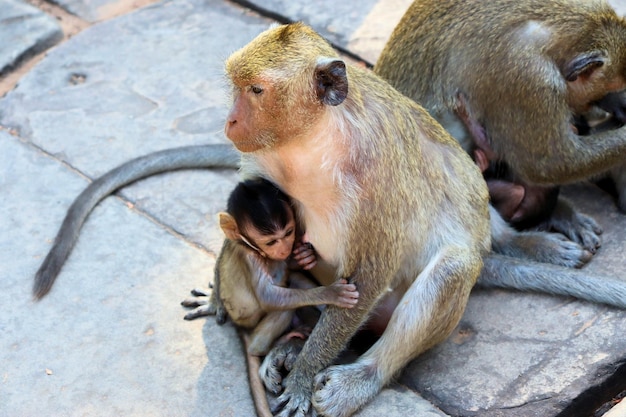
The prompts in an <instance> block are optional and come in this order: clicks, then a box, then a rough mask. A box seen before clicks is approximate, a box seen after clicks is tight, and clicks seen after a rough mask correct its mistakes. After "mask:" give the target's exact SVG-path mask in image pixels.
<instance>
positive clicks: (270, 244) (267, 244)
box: [265, 240, 277, 246]
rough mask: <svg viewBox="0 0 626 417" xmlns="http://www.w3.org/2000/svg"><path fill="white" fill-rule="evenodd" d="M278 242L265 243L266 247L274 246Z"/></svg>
mask: <svg viewBox="0 0 626 417" xmlns="http://www.w3.org/2000/svg"><path fill="white" fill-rule="evenodd" d="M276 242H277V241H276V240H270V241H269V242H265V246H274V245H275V244H276Z"/></svg>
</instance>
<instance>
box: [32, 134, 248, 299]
mask: <svg viewBox="0 0 626 417" xmlns="http://www.w3.org/2000/svg"><path fill="white" fill-rule="evenodd" d="M239 159H240V155H239V153H238V152H237V151H236V150H235V148H233V147H232V146H231V145H217V144H214V145H202V146H185V147H180V148H172V149H166V150H164V151H159V152H154V153H151V154H148V155H145V156H141V157H139V158H135V159H132V160H130V161H128V162H126V163H124V164H122V165H120V166H119V167H117V168H115V169H113V170H111V171H109V172H107V173H106V174H104V175H103V176H102V177H100V178H98V179H97V180H95V181H94V182H92V183H91V184H90V185H89V186H88V187H87V188H86V189H85V190H84V191H83V192H82V193H80V195H79V196H78V197H77V198H76V200H74V202H73V203H72V206H71V207H70V208H69V210H68V212H67V214H66V215H65V219H64V220H63V224H62V225H61V228H60V229H59V232H58V233H57V236H56V238H55V240H54V244H53V245H52V249H50V252H48V255H47V256H46V259H44V261H43V263H42V264H41V266H40V267H39V270H38V271H37V274H36V275H35V285H34V286H33V295H34V296H35V298H36V299H40V298H42V297H43V296H44V295H46V294H47V293H48V291H50V288H51V287H52V284H54V281H55V279H56V277H57V275H58V274H59V272H60V271H61V268H62V267H63V264H64V263H65V260H66V259H67V257H68V256H69V254H70V252H71V251H72V248H73V247H74V244H75V243H76V240H77V239H78V235H79V233H80V229H81V228H82V226H83V223H85V220H86V219H87V217H88V216H89V213H90V212H91V211H92V210H93V208H94V207H95V206H96V205H97V204H98V203H99V202H100V200H102V199H103V198H104V197H106V196H107V195H109V194H111V193H112V192H114V191H115V190H117V189H118V188H120V187H123V186H125V185H128V184H130V183H132V182H135V181H137V180H140V179H142V178H145V177H149V176H151V175H154V174H158V173H162V172H167V171H173V170H177V169H193V168H238V167H239Z"/></svg>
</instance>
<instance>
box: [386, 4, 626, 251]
mask: <svg viewBox="0 0 626 417" xmlns="http://www.w3.org/2000/svg"><path fill="white" fill-rule="evenodd" d="M374 70H375V72H376V73H377V74H379V75H380V76H381V77H383V78H384V79H385V80H387V81H389V82H390V83H391V85H393V86H394V87H396V88H397V89H398V90H399V91H400V92H402V93H404V94H406V95H407V96H409V97H411V98H413V99H414V100H416V101H417V102H418V103H420V104H422V105H423V106H424V107H425V108H426V109H427V110H428V111H429V112H430V113H431V114H432V115H433V116H434V117H435V118H436V119H437V120H438V121H439V122H440V123H442V125H443V126H444V127H445V128H446V130H448V131H449V132H450V133H451V134H452V135H453V136H454V137H455V138H456V139H457V140H458V141H459V142H460V143H461V144H462V145H463V146H464V148H465V149H466V150H467V151H471V147H472V139H473V138H472V135H471V133H470V132H469V129H468V128H467V126H466V123H462V119H461V118H460V117H459V114H458V112H459V100H458V95H459V94H462V95H463V96H465V97H466V108H465V111H466V112H467V113H469V115H470V116H471V118H473V119H474V120H476V121H477V122H478V124H479V125H480V126H482V127H483V128H484V131H485V134H486V137H487V140H488V142H489V147H490V149H491V150H493V153H494V155H495V158H496V159H497V160H498V161H501V162H504V163H506V165H507V167H508V169H509V170H510V175H512V176H513V177H514V178H518V179H519V180H520V181H521V183H522V184H525V185H528V186H541V187H545V192H547V193H552V192H554V191H553V190H552V189H553V188H554V187H557V186H558V185H561V184H567V183H571V182H575V181H579V180H583V179H586V178H589V177H591V176H594V175H597V174H600V173H603V172H606V171H607V170H608V169H611V168H613V167H618V166H620V165H622V164H624V163H626V127H623V128H619V129H617V130H611V131H602V132H598V133H593V132H592V133H591V134H590V135H587V136H581V135H579V134H578V133H577V132H576V129H573V128H572V120H573V118H574V117H576V116H580V115H584V114H585V113H586V112H587V111H589V109H590V108H591V107H592V106H593V105H595V104H596V103H597V104H598V105H599V106H600V107H603V106H604V108H607V109H608V111H610V112H612V113H613V114H614V115H616V117H618V118H619V117H620V116H619V115H620V114H621V116H622V117H623V115H624V109H625V108H626V105H625V101H624V100H620V99H619V98H620V97H622V96H616V95H612V93H614V92H617V91H620V90H623V89H624V88H625V87H626V23H625V22H624V20H623V19H622V18H621V17H618V16H617V15H616V14H615V12H614V11H613V9H612V8H611V7H610V6H609V5H608V4H606V3H605V2H604V1H599V0H598V1H589V0H548V1H546V0H490V1H482V0H417V1H415V2H414V3H413V4H412V5H411V6H410V7H409V9H408V11H407V12H406V14H405V15H404V17H403V18H402V20H401V21H400V23H399V24H398V26H397V27H396V29H395V30H394V32H393V34H392V36H391V38H390V39H389V41H388V43H387V45H386V47H385V48H384V50H383V52H382V54H381V56H380V58H379V60H378V62H377V64H376V66H375V68H374ZM607 95H608V96H609V97H611V98H612V99H613V100H609V101H611V102H610V103H606V100H604V99H605V98H606V97H607ZM615 98H618V99H617V100H615ZM619 173H620V171H619V170H618V172H616V174H618V176H617V177H616V178H617V179H618V181H617V183H618V186H619V187H620V188H621V189H619V190H618V192H619V194H621V195H624V194H625V193H626V181H624V180H623V178H622V180H619ZM538 201H539V204H541V202H542V201H544V200H543V199H542V198H539V199H538ZM549 226H551V227H553V228H555V229H557V230H558V231H560V232H562V233H563V234H565V235H566V236H568V237H569V238H570V239H572V240H574V241H576V242H578V243H580V244H581V245H582V246H583V247H584V248H585V249H587V251H589V252H594V251H595V249H596V247H597V246H598V245H599V244H600V240H599V237H598V232H599V230H598V228H597V225H596V224H595V222H593V221H592V220H591V219H590V218H589V217H587V216H584V215H581V214H577V213H575V212H574V211H573V210H572V209H571V208H570V207H568V206H567V205H566V204H565V203H564V202H563V201H561V200H560V201H558V202H557V204H556V206H555V211H554V214H553V218H552V220H551V222H550V224H549ZM508 238H510V236H507V239H508ZM493 239H494V248H498V249H499V250H502V252H504V253H507V252H508V248H509V246H510V245H509V243H507V242H502V239H501V238H500V236H499V234H498V230H496V229H494V234H493ZM513 243H514V242H513ZM522 251H523V248H522ZM516 255H518V254H516ZM588 258H589V256H586V257H585V256H583V257H582V258H581V261H582V262H584V261H585V260H586V259H588ZM582 262H581V263H582Z"/></svg>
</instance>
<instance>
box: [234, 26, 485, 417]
mask: <svg viewBox="0 0 626 417" xmlns="http://www.w3.org/2000/svg"><path fill="white" fill-rule="evenodd" d="M226 70H227V73H228V76H229V78H230V80H231V81H232V85H233V89H234V94H235V98H234V104H233V107H232V110H231V112H230V114H229V116H228V120H227V124H226V135H227V136H228V138H229V139H230V140H231V141H232V142H233V143H234V144H235V146H236V147H237V149H239V150H240V151H242V152H244V155H243V157H242V158H243V169H244V171H245V172H247V173H251V174H253V175H255V174H256V175H261V176H264V177H266V178H268V179H269V180H270V181H272V182H274V183H276V184H277V185H278V186H280V187H281V188H282V189H283V190H284V191H285V192H286V193H287V194H288V195H290V196H291V197H292V199H293V200H294V203H295V204H296V208H297V209H298V211H299V214H300V216H299V217H300V218H301V219H302V220H303V222H304V224H305V225H306V231H307V235H308V237H309V240H310V242H311V243H312V244H313V246H314V247H315V249H316V250H317V252H318V254H319V255H320V257H321V258H322V259H324V260H326V261H327V262H330V263H331V264H332V265H333V266H334V267H335V268H336V276H332V277H320V279H321V280H322V281H321V283H322V284H323V285H327V284H330V283H331V282H333V281H335V280H336V278H337V277H345V278H348V279H349V281H350V282H352V283H354V284H356V286H357V288H358V290H359V302H358V303H357V305H356V306H354V307H353V308H351V309H343V308H337V307H335V306H327V307H326V309H325V310H324V311H323V312H322V315H321V317H320V320H319V322H318V324H317V325H316V327H315V328H314V329H313V332H312V333H311V335H310V337H309V338H308V340H307V341H306V343H305V344H304V347H303V350H302V352H301V353H300V355H299V356H298V358H297V359H296V362H295V364H294V365H293V368H292V369H291V372H290V373H289V375H288V376H287V378H286V379H285V380H284V392H283V393H282V395H281V396H280V397H279V403H280V406H281V409H280V410H277V411H278V415H279V416H292V415H294V416H304V415H305V414H306V413H307V412H308V410H309V409H310V405H311V402H313V404H314V406H315V408H316V410H317V412H318V413H319V414H322V415H328V416H348V415H351V414H352V413H353V412H354V411H355V410H357V409H358V408H359V407H361V406H362V405H363V404H365V403H366V402H367V401H369V400H370V399H371V398H372V397H373V396H375V395H376V394H377V393H378V392H379V390H380V389H381V388H382V387H383V386H384V385H385V384H386V383H387V382H388V381H389V380H390V379H391V378H392V377H393V376H394V375H395V374H396V372H398V371H399V370H400V369H401V368H402V367H403V366H404V365H405V364H406V363H407V362H408V361H409V360H411V359H412V358H413V357H415V356H416V355H418V354H420V353H421V352H423V351H425V350H426V349H428V348H430V347H432V346H433V345H435V344H437V343H439V342H441V341H442V340H443V339H445V338H446V337H447V336H448V334H449V333H450V332H451V331H452V330H453V329H454V327H455V326H456V324H457V323H458V321H459V319H460V318H461V315H462V313H463V310H464V308H465V305H466V302H467V298H468V296H469V293H470V291H471V288H472V287H473V285H474V283H475V281H476V278H477V277H478V274H479V273H480V271H481V268H482V258H483V256H484V255H485V254H486V253H487V252H488V251H489V249H490V239H489V221H488V215H489V214H488V205H487V190H486V187H485V183H484V181H483V180H482V177H481V175H480V172H479V171H478V169H477V167H476V166H475V165H474V163H473V162H472V160H471V159H470V158H469V157H468V156H467V155H466V154H465V152H463V150H462V149H461V148H460V147H459V146H458V144H457V143H456V142H455V141H454V139H452V138H451V137H450V136H449V135H448V134H447V133H446V132H445V131H444V130H443V129H442V128H441V126H439V125H438V124H437V123H436V122H435V121H434V120H433V119H432V118H431V117H430V116H429V115H428V113H427V112H426V111H425V110H423V109H422V108H421V107H419V106H418V105H417V104H415V103H414V102H413V101H411V100H410V99H408V98H406V97H404V96H402V95H400V94H399V93H397V92H396V91H395V90H394V89H392V88H391V87H389V85H388V84H386V83H385V82H384V81H382V80H381V79H380V78H378V77H376V76H375V75H374V74H372V73H371V72H370V71H368V70H365V69H358V68H355V67H349V66H346V64H345V63H344V62H343V61H342V60H341V59H340V58H339V57H338V56H337V53H336V52H335V51H334V50H333V49H332V47H331V46H330V45H329V44H328V43H327V42H326V41H324V40H323V39H322V38H321V37H320V36H319V35H318V34H317V33H315V32H314V31H313V30H311V29H310V28H308V27H307V26H304V25H302V24H292V25H287V26H280V27H276V28H272V29H270V30H268V31H266V32H264V33H262V34H261V35H259V36H258V37H257V38H256V39H255V40H253V41H252V42H251V43H250V44H249V45H247V46H246V47H244V48H243V49H241V50H239V51H237V52H235V53H234V54H233V55H232V56H231V57H230V58H229V59H228V60H227V61H226ZM296 109H297V111H296ZM364 230H365V231H366V234H367V236H364ZM390 291H391V292H397V293H400V294H403V296H402V299H401V301H400V303H399V305H398V307H397V308H396V309H395V312H394V313H393V315H392V316H391V318H390V321H389V324H388V326H387V329H386V330H385V332H384V333H383V335H382V336H381V338H380V339H379V341H378V342H377V343H376V344H375V345H374V346H373V347H372V348H371V349H370V350H368V351H367V352H366V353H365V354H364V355H363V356H362V357H361V358H360V359H359V360H357V361H356V362H355V363H353V364H349V365H341V366H333V367H328V366H329V365H330V364H331V363H332V361H333V360H334V359H335V358H336V357H337V355H338V354H339V353H340V352H341V351H342V350H343V349H344V347H345V346H346V345H347V343H348V341H349V340H350V338H351V337H352V336H353V335H354V334H355V333H356V331H357V330H358V329H359V327H361V325H363V324H364V323H365V322H366V321H367V319H368V318H369V316H370V314H371V313H372V312H373V311H374V310H375V308H376V305H377V304H378V303H379V302H381V300H382V299H383V298H384V297H385V296H388V293H389V292H390Z"/></svg>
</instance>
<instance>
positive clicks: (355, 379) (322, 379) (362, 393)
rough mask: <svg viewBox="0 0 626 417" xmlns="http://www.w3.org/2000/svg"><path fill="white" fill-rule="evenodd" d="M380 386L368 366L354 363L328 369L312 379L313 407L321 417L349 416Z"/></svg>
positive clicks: (380, 382)
mask: <svg viewBox="0 0 626 417" xmlns="http://www.w3.org/2000/svg"><path fill="white" fill-rule="evenodd" d="M383 385H384V383H383V381H381V379H380V377H379V376H378V372H377V371H376V369H375V368H374V367H372V366H370V365H366V364H363V363H360V362H356V363H352V364H349V365H338V366H331V367H329V368H327V369H325V370H323V371H322V372H320V373H319V374H317V376H316V377H315V384H314V392H313V407H315V409H316V411H317V413H318V414H320V415H324V416H334V417H347V416H351V415H352V414H353V413H354V412H356V411H357V410H358V409H359V408H361V407H362V406H363V405H365V404H367V403H368V402H369V401H371V400H372V398H374V397H375V396H376V395H377V394H378V393H379V392H380V390H381V389H382V387H383Z"/></svg>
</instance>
